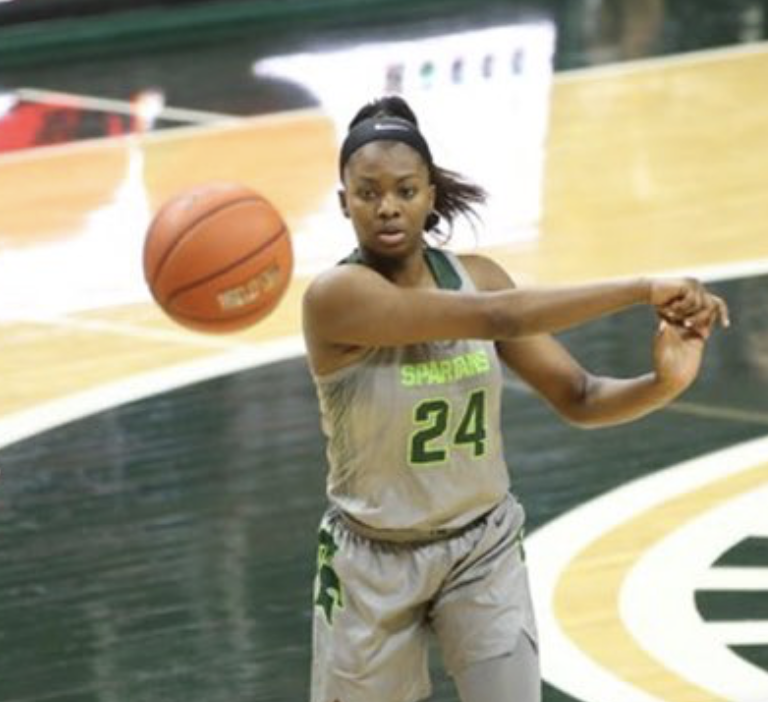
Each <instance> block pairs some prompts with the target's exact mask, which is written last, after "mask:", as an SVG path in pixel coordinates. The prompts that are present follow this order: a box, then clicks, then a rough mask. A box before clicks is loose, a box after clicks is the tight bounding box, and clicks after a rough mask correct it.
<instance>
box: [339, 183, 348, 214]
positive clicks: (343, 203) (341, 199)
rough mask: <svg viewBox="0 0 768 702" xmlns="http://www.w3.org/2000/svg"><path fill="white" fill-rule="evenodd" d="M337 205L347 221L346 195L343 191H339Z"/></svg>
mask: <svg viewBox="0 0 768 702" xmlns="http://www.w3.org/2000/svg"><path fill="white" fill-rule="evenodd" d="M339 205H340V206H341V211H342V212H343V213H344V216H345V217H346V218H347V219H349V206H348V205H347V193H346V191H344V190H339Z"/></svg>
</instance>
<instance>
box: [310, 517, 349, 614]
mask: <svg viewBox="0 0 768 702" xmlns="http://www.w3.org/2000/svg"><path fill="white" fill-rule="evenodd" d="M318 541H319V545H318V549H317V577H316V579H315V606H316V607H320V608H321V609H322V610H323V615H324V616H325V621H326V622H328V625H329V626H333V614H334V612H335V610H337V609H342V608H343V607H344V597H343V595H342V592H341V580H339V576H338V574H337V573H336V571H335V570H334V569H333V565H332V563H333V557H334V555H335V554H336V551H338V550H339V547H338V546H337V545H336V542H335V541H334V540H333V536H332V535H331V533H330V532H329V531H327V530H326V529H323V528H321V529H320V533H319V534H318Z"/></svg>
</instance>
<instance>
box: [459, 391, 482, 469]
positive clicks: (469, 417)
mask: <svg viewBox="0 0 768 702" xmlns="http://www.w3.org/2000/svg"><path fill="white" fill-rule="evenodd" d="M486 435H487V431H486V429H485V391H484V390H475V392H473V393H472V394H471V395H470V396H469V402H468V403H467V409H466V410H465V411H464V416H463V417H462V418H461V423H460V424H459V428H458V429H457V430H456V436H455V437H454V439H453V441H454V443H455V444H456V445H458V446H461V445H462V444H469V445H470V446H472V452H473V455H474V456H475V458H478V457H479V456H482V455H483V454H484V453H485V437H486Z"/></svg>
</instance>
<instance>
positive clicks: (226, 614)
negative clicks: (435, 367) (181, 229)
mask: <svg viewBox="0 0 768 702" xmlns="http://www.w3.org/2000/svg"><path fill="white" fill-rule="evenodd" d="M767 34H768V0H711V1H708V2H703V1H701V0H698V1H697V0H208V1H202V0H197V1H194V0H173V1H172V0H167V1H166V2H160V1H158V0H0V702H32V701H33V700H34V701H38V700H39V701H41V702H42V701H43V700H45V701H46V702H139V701H141V702H144V701H147V702H155V701H158V700H162V701H163V702H166V701H167V702H175V701H179V702H180V701H182V700H183V701H184V702H197V701H198V700H199V701H200V702H202V701H203V700H205V702H218V701H219V700H221V702H239V701H241V700H242V701H245V700H249V701H258V702H284V701H286V700H291V701H293V700H305V699H308V693H307V691H308V684H309V653H310V616H311V609H312V607H311V590H312V577H313V571H314V563H315V553H314V551H315V543H314V534H315V529H316V526H317V522H318V520H319V518H320V515H321V514H322V511H323V508H324V495H323V470H324V456H323V441H322V437H321V435H320V428H319V421H318V415H317V409H316V401H315V396H314V390H313V387H312V384H311V379H310V378H309V375H308V373H307V369H306V364H305V361H304V359H303V357H302V352H303V347H302V344H301V339H300V299H301V294H302V292H303V290H304V289H305V287H306V285H307V282H308V280H310V279H311V276H312V275H314V274H315V273H316V272H317V271H318V270H321V269H323V268H325V267H327V266H329V265H332V264H333V263H334V262H335V261H336V260H338V259H339V258H340V257H341V256H342V255H344V254H345V253H347V252H348V250H349V248H350V247H351V244H352V240H351V236H350V232H349V231H348V230H347V226H346V222H345V221H344V220H343V219H342V218H341V217H340V215H339V213H338V206H337V200H336V188H337V186H338V184H337V174H336V148H337V145H338V143H339V140H340V138H341V137H342V135H343V134H344V131H345V129H346V124H347V123H348V121H349V119H350V118H351V116H352V114H353V113H354V111H355V110H356V109H357V108H358V107H359V106H360V105H362V104H363V103H365V102H366V101H368V100H369V99H371V98H373V97H376V96H379V95H381V94H383V93H397V94H401V95H403V96H405V97H406V98H407V99H408V100H409V101H410V102H411V103H412V104H413V105H414V107H415V108H416V109H417V112H418V114H419V116H420V119H421V123H422V126H423V127H424V131H425V132H426V133H427V134H428V136H429V138H430V143H431V144H432V145H433V147H434V151H435V153H436V159H437V161H438V163H440V164H441V165H445V166H446V167H449V168H453V169H455V170H459V171H462V172H464V173H465V174H466V175H468V176H469V177H471V178H473V179H475V180H477V181H479V182H481V183H482V184H483V185H485V186H486V187H487V188H488V190H489V191H490V193H491V196H492V198H491V202H490V203H489V206H488V208H487V211H485V212H484V214H483V226H482V227H481V228H480V231H476V230H473V229H472V228H471V227H468V228H466V229H462V228H459V229H458V230H457V232H456V237H455V239H454V241H453V242H452V246H453V247H455V248H457V249H459V250H480V251H483V252H485V253H488V254H489V255H492V256H493V257H495V258H496V259H497V260H498V261H500V262H501V263H502V264H503V265H504V266H505V267H506V268H507V269H508V270H509V271H510V273H511V274H512V275H513V277H514V278H515V279H516V280H518V281H520V282H522V283H527V282H564V281H567V282H574V281H580V280H591V279H595V278H605V277H620V276H627V275H641V274H643V275H644V274H654V273H670V272H673V273H681V272H682V273H685V274H695V275H701V276H703V277H705V278H706V279H707V280H708V281H710V282H711V283H712V285H713V286H714V287H715V289H716V290H717V291H718V292H720V293H721V294H723V295H725V296H726V298H727V299H728V300H729V302H730V304H731V307H732V311H733V317H734V329H732V330H731V331H730V332H729V333H728V334H727V335H721V334H718V335H716V337H715V338H714V339H713V340H712V342H711V344H710V347H711V348H710V351H709V353H708V358H707V362H706V364H705V367H704V370H703V372H702V377H701V378H700V379H699V382H698V383H697V384H696V386H695V387H694V388H693V389H692V391H691V392H689V393H688V394H686V396H685V397H684V398H682V399H681V401H679V402H676V403H674V404H673V405H671V406H670V407H669V408H667V409H665V410H664V411H663V412H659V413H657V414H655V415H654V416H653V417H650V418H648V419H645V420H643V421H641V422H638V423H636V424H633V425H630V426H627V427H619V428H614V429H610V430H604V431H601V432H583V431H579V430H576V429H574V428H572V427H567V426H565V425H563V423H562V422H561V421H560V420H559V419H558V418H557V417H555V416H554V415H553V414H552V412H551V411H550V410H549V409H548V408H547V407H545V406H544V405H543V404H542V403H541V401H540V400H538V399H537V398H535V397H532V396H531V394H530V392H528V391H527V390H526V388H524V387H522V386H521V385H520V384H519V383H518V382H517V381H516V380H515V379H514V378H511V377H508V378H507V379H506V381H505V392H504V402H505V413H506V416H507V417H509V418H510V419H509V426H508V427H507V429H508V433H507V435H506V437H505V444H506V449H507V455H508V457H509V460H510V466H511V469H512V474H513V486H514V489H515V491H516V492H517V493H518V494H519V495H520V496H521V498H522V499H523V501H524V503H525V504H526V508H527V511H528V519H529V532H530V534H531V537H530V548H529V553H530V556H529V558H530V560H531V565H532V575H533V582H534V596H535V598H536V605H537V612H538V616H539V620H540V623H541V629H542V656H543V666H544V676H545V690H544V700H545V702H609V701H610V702H615V701H616V700H619V699H620V700H622V702H654V701H655V702H682V701H683V700H686V701H690V702H694V701H695V702H715V701H716V700H717V701H719V700H734V702H747V701H749V702H765V701H766V700H768V629H766V626H768V607H767V606H766V602H768V523H766V518H765V514H766V512H765V509H764V505H765V498H766V494H765V486H766V485H768V474H767V473H768V471H767V470H766V466H767V465H768V447H766V446H765V442H764V441H763V439H764V438H765V434H766V427H767V426H768V401H766V398H767V397H768V321H767V320H766V316H765V309H766V308H767V306H768V286H767V279H766V272H768V235H766V232H765V222H766V221H767V220H768V190H767V189H766V178H765V164H766V163H768V129H767V128H766V126H768V48H767V45H766V42H765V40H766V38H767V36H766V35H767ZM217 179H218V180H235V181H238V182H242V183H246V184H248V185H249V186H251V187H253V188H255V189H257V190H259V191H260V192H262V193H263V194H265V195H266V196H267V197H268V198H269V199H270V200H272V201H273V202H274V203H275V204H276V205H277V207H278V208H279V210H280V211H281V212H282V214H283V215H284V217H285V218H286V221H287V222H288V224H289V227H290V230H291V234H292V240H293V245H294V252H295V255H296V274H295V276H294V280H293V281H292V284H291V287H290V289H289V291H288V294H287V295H286V297H285V299H284V301H283V302H282V303H281V306H280V307H279V308H278V310H277V311H276V312H275V313H274V314H273V315H272V316H270V317H269V318H268V319H267V320H265V321H264V322H262V323H260V324H258V325H256V326H255V327H253V328H252V329H249V330H247V331H245V332H242V333H240V334H235V335H227V336H213V335H203V334H195V333H192V332H189V331H186V330H184V329H182V328H180V327H178V326H177V325H175V324H173V323H172V322H171V321H170V320H168V319H167V318H166V317H164V316H163V314H162V313H161V312H160V311H159V310H158V309H157V307H156V306H155V305H154V304H153V303H152V302H151V299H150V297H149V294H148V292H147V289H146V285H145V283H144V280H143V273H142V270H141V248H142V244H143V238H144V233H145V231H146V228H147V225H148V224H149V221H150V219H151V217H152V214H153V213H154V212H155V211H156V210H157V208H158V207H159V206H160V205H161V204H162V203H163V202H164V201H165V200H166V199H167V198H168V197H170V196H171V195H173V194H175V193H176V192H178V191H179V190H181V189H183V188H185V187H188V186H190V185H192V184H196V183H200V182H205V181H208V180H217ZM653 330H654V324H653V320H652V319H651V318H650V317H649V315H647V314H646V313H645V312H642V311H633V312H630V313H627V314H626V315H622V316H620V317H617V318H616V319H612V320H606V321H604V322H600V323H598V324H596V325H592V326H590V327H589V328H585V329H583V330H579V331H577V332H573V333H570V334H568V335H564V337H563V340H564V342H565V343H567V345H568V346H569V347H570V348H572V349H573V351H574V353H575V354H576V355H577V356H578V358H579V359H583V360H584V363H585V365H587V366H589V367H590V369H592V370H594V371H596V372H604V373H608V374H616V375H628V374H636V373H639V372H643V371H645V370H647V368H648V363H649V345H650V339H651V337H652V335H653ZM749 442H751V443H749ZM754 442H758V443H754ZM759 442H762V443H759ZM746 446H749V449H747V448H744V450H743V451H742V450H741V448H740V447H746ZM724 449H734V450H735V449H738V452H737V453H729V454H721V453H718V452H720V451H722V450H724ZM692 459H697V460H698V459H702V460H704V459H706V461H709V462H708V463H707V464H706V466H705V467H703V468H702V469H701V470H698V469H697V470H695V471H693V474H694V475H696V476H698V477H697V478H696V480H699V481H706V480H707V479H710V478H712V477H713V476H714V475H715V474H716V473H717V471H718V470H730V471H740V470H742V469H744V470H747V469H749V470H751V471H752V472H750V473H749V474H748V478H749V479H748V480H747V479H745V482H743V484H741V487H740V488H739V490H741V492H739V490H737V489H735V488H734V489H731V490H730V492H728V490H725V489H723V490H721V491H720V492H718V493H717V495H718V496H719V497H718V498H717V499H716V500H715V499H714V498H711V501H709V502H707V501H706V500H705V501H703V502H702V501H701V500H700V501H698V502H696V505H697V506H696V508H695V509H693V508H692V509H691V510H689V511H686V510H685V509H683V508H682V506H681V503H680V502H674V503H673V502H670V503H668V504H667V503H664V504H662V502H661V501H662V500H663V499H666V497H667V493H666V492H665V490H667V487H664V485H666V484H662V483H658V484H656V483H654V485H653V489H649V490H648V491H647V492H643V493H642V495H643V496H640V492H641V491H638V493H634V492H633V493H631V494H630V493H621V494H623V495H625V498H624V499H619V498H618V497H617V498H616V499H617V500H618V502H612V501H611V500H612V499H613V497H612V496H614V495H615V491H620V490H622V489H623V488H625V487H627V486H629V485H631V486H634V487H635V488H640V487H642V486H644V485H646V483H645V482H644V481H645V480H646V479H650V478H651V477H652V476H654V475H655V474H656V473H657V472H659V471H660V469H662V468H667V467H672V468H674V467H676V466H678V465H683V462H685V461H689V460H692ZM702 465H703V464H702ZM664 475H667V473H663V475H662V478H663V477H664ZM674 475H675V476H677V475H678V473H674ZM686 475H688V473H686ZM718 475H719V474H718ZM721 477H722V476H721ZM676 480H677V478H676ZM683 482H684V481H682V479H680V480H677V482H675V483H674V484H675V485H676V486H677V487H676V488H675V489H676V490H678V491H680V490H682V488H681V487H680V486H681V485H682V484H683ZM686 484H687V483H686ZM697 484H698V485H699V486H701V485H703V484H704V483H703V482H700V483H697ZM691 485H693V483H691ZM686 489H687V488H686ZM690 489H691V491H693V488H692V487H691V488H690ZM742 493H744V494H742ZM670 494H671V493H670ZM691 494H693V493H691ZM626 495H630V497H626ZM649 495H651V497H649ZM734 495H740V496H741V497H744V496H745V495H746V497H751V501H749V502H747V501H742V502H738V504H737V503H736V502H735V501H734V499H735V498H734ZM601 497H608V498H609V502H608V505H609V507H608V508H607V509H603V508H601V509H603V511H602V512H600V514H601V515H602V516H601V517H599V518H598V517H597V516H594V518H592V517H591V516H590V518H589V519H586V517H584V516H583V515H585V514H588V515H593V514H594V515H596V514H598V510H597V505H599V504H602V503H600V502H599V500H600V498H601ZM746 497H745V500H746ZM732 498H734V499H732ZM654 499H655V500H657V501H659V505H660V506H664V505H666V508H667V511H664V512H654V511H650V510H651V506H652V504H651V503H652V501H653V500H654ZM670 499H671V498H670ZM680 499H681V500H682V498H680ZM707 499H710V498H707ZM611 505H620V507H615V506H614V507H611ZM587 507H589V508H590V510H591V509H592V508H593V507H594V508H595V510H596V511H595V512H592V511H585V509H586V508H587ZM715 507H717V510H715ZM641 509H646V510H647V512H646V513H645V516H646V517H648V519H647V520H646V521H645V522H643V521H641V520H640V516H637V515H636V511H637V510H641ZM715 511H717V515H719V517H718V519H715V518H714V516H713V515H714V513H715ZM573 514H580V515H582V517H583V518H584V519H585V521H583V522H579V523H578V526H572V525H573V524H576V523H575V522H571V521H568V520H569V519H570V517H571V516H572V515H573ZM606 514H607V515H608V516H605V515H606ZM638 514H639V512H638ZM649 515H650V516H649ZM681 515H685V519H683V516H681ZM697 515H698V516H697ZM635 516H637V520H635V521H632V520H631V519H630V518H632V519H634V517H635ZM641 516H642V515H641ZM705 516H706V517H707V519H709V521H708V522H707V524H708V528H707V530H705V531H696V532H695V538H694V532H693V531H690V532H686V533H687V534H688V536H687V537H686V538H687V539H688V540H684V544H685V548H682V549H680V550H679V551H677V552H675V553H676V554H677V555H676V556H675V558H672V557H670V556H669V554H668V552H667V557H666V560H663V561H662V562H663V563H664V564H666V565H664V566H663V567H664V568H666V569H668V570H664V572H662V571H660V570H653V569H650V570H648V571H643V572H646V574H650V575H649V579H646V580H642V583H641V584H643V586H642V587H641V586H640V585H636V586H632V587H631V588H630V587H629V586H627V587H624V585H622V583H624V582H625V581H626V582H630V580H631V578H630V575H628V573H630V565H631V564H633V563H635V562H640V561H641V558H642V557H643V554H645V553H646V551H648V552H650V551H651V550H652V548H654V544H656V543H657V542H658V543H662V541H663V540H662V537H661V536H659V535H658V533H657V532H658V531H659V529H662V527H663V529H666V530H667V531H668V532H669V534H672V533H673V532H674V533H675V534H677V533H678V532H677V531H675V530H676V529H678V528H680V529H682V526H683V525H687V526H691V525H693V524H699V522H698V521H697V520H698V519H699V517H701V518H702V519H704V517H705ZM710 518H711V519H710ZM621 519H626V520H627V521H626V523H627V524H629V525H630V527H631V528H630V529H629V536H627V537H626V538H623V539H618V541H617V543H615V544H613V545H612V546H611V547H610V548H609V545H608V544H607V543H603V541H605V540H603V541H601V540H600V539H599V538H598V536H599V534H598V535H596V536H595V543H598V542H599V543H600V544H601V549H602V550H600V549H598V550H597V551H595V552H594V553H593V555H592V556H591V559H592V560H588V561H587V562H586V564H584V562H583V561H581V560H579V559H580V558H581V557H582V556H584V554H585V553H591V552H590V551H589V549H588V548H587V545H586V544H585V543H582V541H583V540H584V539H586V538H587V537H586V535H587V534H592V535H594V534H593V530H594V529H597V527H596V526H595V525H596V524H600V525H603V526H604V528H605V529H608V528H609V527H608V526H605V525H608V524H611V525H613V526H615V525H616V524H617V523H618V522H620V521H621ZM600 520H603V521H600ZM686 520H687V521H686ZM563 525H565V526H563ZM660 525H661V526H660ZM601 528H603V527H601ZM665 533H666V532H665ZM550 534H554V535H555V536H556V538H555V537H553V540H546V539H545V536H547V535H550ZM654 534H655V535H656V536H653V535H654ZM702 534H703V536H702ZM577 537H578V538H577ZM547 538H549V537H548V536H547ZM654 539H656V541H654ZM664 543H666V542H664ZM577 544H581V546H584V549H583V550H582V551H578V549H577ZM579 548H580V547H579ZM611 548H613V549H614V550H611ZM569 549H572V550H569ZM692 554H695V555H696V557H697V558H698V559H699V560H698V561H696V563H695V564H692V563H690V558H692ZM558 558H560V561H557V559H558ZM686 558H688V560H686ZM672 561H674V562H675V563H677V564H678V565H679V564H680V563H685V564H687V567H686V568H683V567H682V566H680V567H678V568H671V569H670V568H669V565H670V562H672ZM556 562H557V563H556ZM642 562H644V563H645V562H646V561H642ZM574 563H575V564H576V566H574ZM569 568H570V570H569ZM580 568H581V570H580ZM618 571H620V572H619V574H617V572H618ZM625 571H626V572H625ZM574 572H576V576H574ZM631 572H636V571H631ZM637 572H639V571H637ZM579 573H580V574H581V575H582V576H584V573H587V574H588V575H589V576H590V577H592V579H591V580H590V579H589V578H587V579H586V580H584V578H583V577H582V579H581V580H579V578H578V577H577V576H578V574H579ZM625 576H626V577H625ZM651 576H652V577H651ZM638 577H639V576H638ZM632 582H634V583H638V582H641V581H639V580H632ZM649 583H650V584H649ZM614 585H615V587H614ZM611 588H613V589H611ZM627 593H630V594H627ZM627 598H629V599H627ZM675 598H678V599H675ZM628 603H629V604H628ZM670 603H671V604H670ZM628 611H629V612H635V614H634V615H631V616H630V615H627V612H628ZM637 613H641V614H637ZM638 620H642V621H638ZM627 622H629V623H627ZM625 627H629V629H630V630H631V635H630V634H629V633H627V631H625ZM563 642H566V643H563ZM638 642H639V643H638ZM433 667H434V671H433V672H434V680H435V694H434V697H433V699H434V700H439V701H440V702H455V700H456V696H455V693H454V691H453V689H452V686H451V684H450V681H449V680H448V679H447V678H446V677H445V675H444V674H443V673H442V671H441V668H440V665H439V654H438V652H437V651H435V655H434V656H433ZM329 702H330V701H329ZM342 702H343V701H342ZM393 702H395V701H393Z"/></svg>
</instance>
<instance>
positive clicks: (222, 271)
mask: <svg viewBox="0 0 768 702" xmlns="http://www.w3.org/2000/svg"><path fill="white" fill-rule="evenodd" d="M287 234H288V227H287V226H286V225H285V224H281V225H280V229H278V231H277V232H275V233H274V234H272V235H270V237H269V239H267V240H266V241H265V242H264V243H263V244H261V245H260V246H259V247H258V248H257V249H255V250H253V251H249V252H248V253H247V254H245V255H244V256H241V257H240V258H238V259H237V260H236V261H233V262H231V263H228V264H227V265H226V266H224V267H223V268H219V269H217V270H216V271H214V272H211V273H208V274H207V275H206V276H204V277H203V278H198V279H197V280H195V281H193V282H191V283H186V284H185V285H183V286H181V287H180V288H176V289H175V290H173V291H171V292H170V293H168V295H167V296H166V301H165V304H166V305H168V306H170V305H171V304H172V303H173V301H174V300H175V299H176V298H178V297H179V296H180V295H183V294H184V293H187V292H189V291H190V290H194V289H195V288H196V287H198V286H200V285H205V284H206V283H209V282H210V281H212V280H215V279H216V278H218V277H220V276H222V275H226V274H227V273H229V272H230V271H231V270H233V269H235V268H237V267H239V266H241V265H242V264H243V263H245V262H246V261H249V260H250V259H252V258H254V257H256V256H258V255H259V254H260V253H262V252H263V251H264V250H265V249H268V248H269V247H270V246H272V245H273V244H275V243H276V242H277V241H279V240H280V239H281V238H282V237H283V236H286V235H287ZM175 313H176V314H182V315H183V316H184V317H187V315H186V314H184V313H183V312H181V311H180V310H178V311H175ZM235 317H236V315H232V316H228V317H226V319H225V320H222V321H229V320H230V319H234V318H235ZM190 319H194V318H192V317H190ZM211 321H218V320H215V319H212V320H211Z"/></svg>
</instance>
